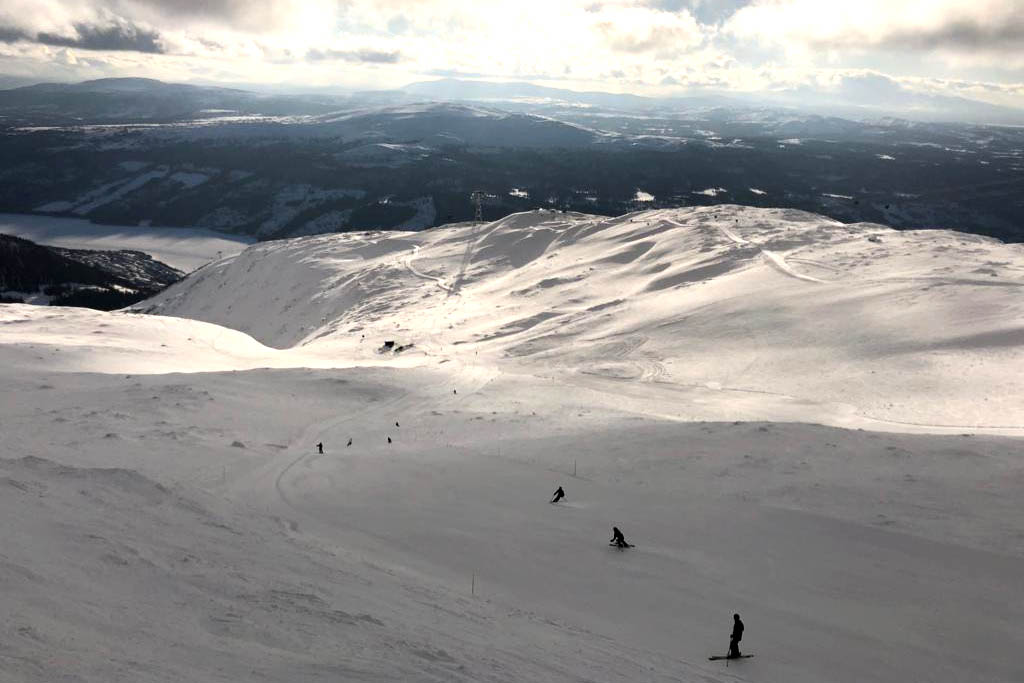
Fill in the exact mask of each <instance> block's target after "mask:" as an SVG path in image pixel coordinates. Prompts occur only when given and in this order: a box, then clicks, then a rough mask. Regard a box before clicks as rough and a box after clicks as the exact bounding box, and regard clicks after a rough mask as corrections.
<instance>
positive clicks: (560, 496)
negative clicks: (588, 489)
mask: <svg viewBox="0 0 1024 683" xmlns="http://www.w3.org/2000/svg"><path fill="white" fill-rule="evenodd" d="M563 498H565V491H563V490H562V487H561V486H559V487H558V490H557V491H555V495H554V497H553V498H552V499H551V502H552V503H557V502H558V501H560V500H562V499H563Z"/></svg>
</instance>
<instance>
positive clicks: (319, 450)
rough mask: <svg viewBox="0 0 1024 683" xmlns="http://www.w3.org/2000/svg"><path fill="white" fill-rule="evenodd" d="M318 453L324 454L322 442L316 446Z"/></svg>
mask: <svg viewBox="0 0 1024 683" xmlns="http://www.w3.org/2000/svg"><path fill="white" fill-rule="evenodd" d="M316 452H317V453H319V454H320V455H323V454H324V444H323V442H322V441H321V442H320V443H318V444H317V445H316Z"/></svg>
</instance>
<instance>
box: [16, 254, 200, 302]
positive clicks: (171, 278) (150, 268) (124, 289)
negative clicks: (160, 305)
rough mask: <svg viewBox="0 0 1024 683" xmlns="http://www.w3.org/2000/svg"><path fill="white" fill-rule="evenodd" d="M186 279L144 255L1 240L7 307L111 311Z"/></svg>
mask: <svg viewBox="0 0 1024 683" xmlns="http://www.w3.org/2000/svg"><path fill="white" fill-rule="evenodd" d="M183 275H184V273H182V272H181V271H179V270H176V269H174V268H172V267H170V266H168V265H167V264H165V263H161V262H160V261H155V260H153V259H152V258H151V257H150V256H149V255H148V254H144V253H142V252H140V251H128V250H122V251H92V250H88V249H64V248H61V247H49V246H44V245H41V244H36V243H35V242H31V241H29V240H26V239H22V238H20V237H14V236H11V235H0V298H2V299H3V303H51V304H53V305H66V306H85V307H87V308H98V309H101V310H111V309H115V308H121V307H123V306H128V305H130V304H133V303H135V302H137V301H141V300H142V299H146V298H148V297H150V296H153V295H154V294H156V293H158V292H160V291H161V290H162V289H164V288H165V287H167V286H168V285H170V284H172V283H174V282H177V281H178V280H179V279H180V278H181V277H182V276H183Z"/></svg>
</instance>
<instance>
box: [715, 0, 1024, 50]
mask: <svg viewBox="0 0 1024 683" xmlns="http://www.w3.org/2000/svg"><path fill="white" fill-rule="evenodd" d="M724 32H725V33H727V34H729V35H731V36H734V37H736V38H738V39H740V40H756V41H759V42H761V43H764V44H769V45H775V46H784V47H786V48H787V49H788V51H789V53H790V55H794V56H809V55H812V54H817V53H820V52H822V51H825V50H831V51H836V50H847V51H857V52H865V51H870V50H885V51H934V52H938V53H947V54H951V55H955V54H962V53H974V54H977V53H979V52H981V53H985V54H987V55H988V58H989V59H1002V58H1005V56H1006V55H1007V54H1011V55H1018V56H1020V55H1024V3H1021V2H1020V0H972V1H971V2H964V1H963V0H858V1H857V2H824V1H823V0H755V1H754V2H753V3H751V4H750V5H748V6H746V7H743V8H741V9H740V10H738V11H737V12H736V13H735V14H733V15H732V16H731V17H730V18H729V19H728V21H726V22H725V25H724Z"/></svg>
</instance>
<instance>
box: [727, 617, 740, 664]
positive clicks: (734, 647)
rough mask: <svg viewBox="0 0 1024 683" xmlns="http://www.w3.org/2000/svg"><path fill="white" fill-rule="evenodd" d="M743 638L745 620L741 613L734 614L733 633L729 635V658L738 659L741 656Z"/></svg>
mask: <svg viewBox="0 0 1024 683" xmlns="http://www.w3.org/2000/svg"><path fill="white" fill-rule="evenodd" d="M741 640H743V622H742V621H741V620H740V615H738V614H734V615H732V635H731V636H729V658H730V659H737V658H739V656H740V641H741Z"/></svg>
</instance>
